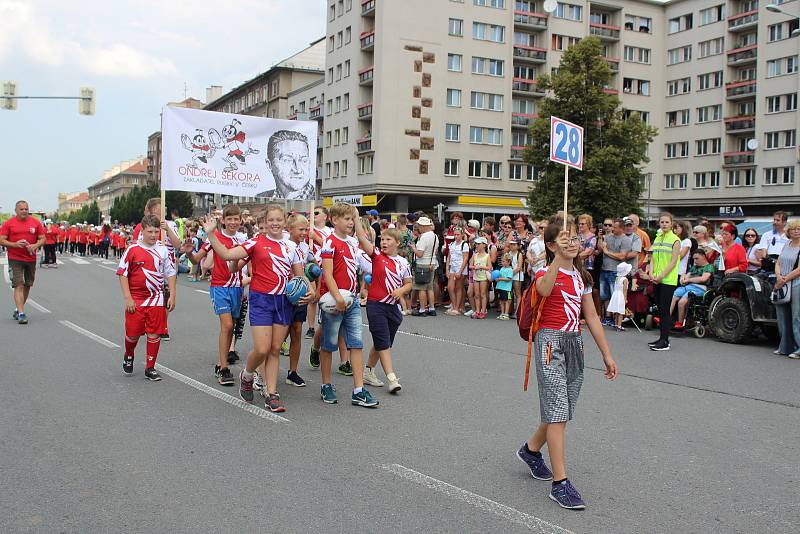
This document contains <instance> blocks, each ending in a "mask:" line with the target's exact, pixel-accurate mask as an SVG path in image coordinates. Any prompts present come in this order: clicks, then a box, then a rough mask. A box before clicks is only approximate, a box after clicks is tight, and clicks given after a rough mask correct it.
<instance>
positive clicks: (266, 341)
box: [203, 204, 311, 412]
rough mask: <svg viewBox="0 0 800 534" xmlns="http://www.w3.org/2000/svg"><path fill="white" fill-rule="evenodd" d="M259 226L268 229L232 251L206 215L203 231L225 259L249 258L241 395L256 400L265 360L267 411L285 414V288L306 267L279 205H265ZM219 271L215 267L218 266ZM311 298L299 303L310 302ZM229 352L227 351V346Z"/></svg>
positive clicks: (288, 316) (289, 316)
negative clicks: (287, 236)
mask: <svg viewBox="0 0 800 534" xmlns="http://www.w3.org/2000/svg"><path fill="white" fill-rule="evenodd" d="M258 223H259V227H262V225H263V227H264V228H265V229H266V232H265V233H259V234H258V235H257V236H255V237H253V238H252V239H248V240H247V241H245V242H244V243H243V244H241V245H238V246H236V247H234V248H231V249H229V248H227V247H226V246H225V245H224V244H223V243H222V242H221V241H220V240H219V239H218V238H217V236H216V233H215V230H216V229H217V222H216V220H215V219H214V218H212V217H207V218H206V220H205V222H204V224H203V229H204V230H205V232H206V234H208V240H209V241H210V243H211V246H212V248H213V249H214V254H215V255H216V256H219V258H220V259H221V260H224V261H238V260H243V259H249V260H250V274H251V276H252V278H251V282H250V327H251V330H252V337H253V350H252V351H250V354H248V355H247V364H246V365H245V368H244V369H242V371H241V373H240V374H239V383H240V384H239V395H240V396H241V397H242V400H244V401H245V402H249V403H252V402H253V377H254V373H255V371H256V369H258V367H259V366H260V365H261V364H262V363H263V362H264V361H265V360H266V362H267V371H266V376H265V377H264V379H265V380H266V384H265V387H266V389H267V391H266V394H265V395H264V398H265V402H264V404H265V407H266V408H267V409H268V410H269V411H271V412H283V411H286V406H285V405H284V403H283V401H282V400H281V397H280V395H279V394H278V371H279V369H280V348H281V343H282V342H283V340H284V339H286V334H287V332H288V331H289V324H290V323H291V321H292V315H293V313H294V310H293V309H292V305H291V304H290V303H289V299H288V298H287V297H286V284H287V282H288V281H289V277H290V273H294V275H295V276H303V264H302V261H301V260H300V258H299V257H298V256H297V251H296V249H295V247H293V246H291V245H290V244H289V243H288V242H287V241H286V240H284V236H283V229H284V226H285V225H286V217H285V215H284V211H283V208H282V207H281V206H278V205H277V204H271V205H269V206H267V209H266V211H265V213H264V214H263V215H261V216H260V217H259V219H258ZM215 269H216V268H215ZM310 298H311V295H310V294H307V295H306V296H305V297H303V299H301V300H300V301H299V302H300V304H307V303H308V300H309V299H310ZM226 348H227V347H226Z"/></svg>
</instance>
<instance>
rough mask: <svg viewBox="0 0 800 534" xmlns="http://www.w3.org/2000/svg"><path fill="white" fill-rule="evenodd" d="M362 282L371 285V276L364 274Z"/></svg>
mask: <svg viewBox="0 0 800 534" xmlns="http://www.w3.org/2000/svg"><path fill="white" fill-rule="evenodd" d="M364 282H366V283H367V284H371V283H372V275H371V274H365V275H364Z"/></svg>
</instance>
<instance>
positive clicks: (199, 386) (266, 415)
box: [156, 363, 291, 423]
mask: <svg viewBox="0 0 800 534" xmlns="http://www.w3.org/2000/svg"><path fill="white" fill-rule="evenodd" d="M156 369H158V371H159V372H161V373H163V374H165V375H167V376H169V377H171V378H174V379H175V380H177V381H179V382H183V383H184V384H186V385H187V386H189V387H193V388H194V389H196V390H198V391H202V392H203V393H207V394H208V395H211V396H212V397H215V398H217V399H219V400H221V401H222V402H227V403H228V404H230V405H231V406H236V407H237V408H241V409H242V410H244V411H246V412H249V413H251V414H253V415H255V416H257V417H260V418H262V419H266V420H267V421H272V422H274V423H291V421H290V420H288V419H286V418H285V417H281V416H280V415H277V414H274V413H272V412H268V411H267V410H265V409H263V408H259V407H258V406H255V405H253V404H248V403H246V402H244V401H243V400H241V399H237V398H236V397H234V396H233V395H228V394H227V393H223V392H222V391H220V390H218V389H214V388H212V387H211V386H209V385H206V384H203V383H202V382H198V381H197V380H195V379H194V378H189V377H188V376H186V375H182V374H180V373H179V372H177V371H173V370H172V369H170V368H169V367H164V366H163V365H161V364H160V363H156Z"/></svg>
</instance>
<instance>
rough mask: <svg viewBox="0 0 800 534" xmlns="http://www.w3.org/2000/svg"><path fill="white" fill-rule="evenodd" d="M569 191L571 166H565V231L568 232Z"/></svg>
mask: <svg viewBox="0 0 800 534" xmlns="http://www.w3.org/2000/svg"><path fill="white" fill-rule="evenodd" d="M568 190H569V165H564V231H566V230H567V191H568Z"/></svg>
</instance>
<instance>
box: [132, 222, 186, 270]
mask: <svg viewBox="0 0 800 534" xmlns="http://www.w3.org/2000/svg"><path fill="white" fill-rule="evenodd" d="M167 228H169V229H170V230H172V231H173V232H175V235H178V225H177V224H175V221H167ZM161 237H163V238H164V239H161V238H159V240H158V244H159V245H163V246H165V247H167V250H168V251H169V253H170V255H171V256H172V261H173V262H174V261H175V258H176V256H175V246H174V245H173V244H172V239H170V238H169V236H168V235H163V232H162V236H161ZM133 240H134V241H138V242H140V243H141V241H142V223H139V224H137V225H136V226H134V228H133Z"/></svg>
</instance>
